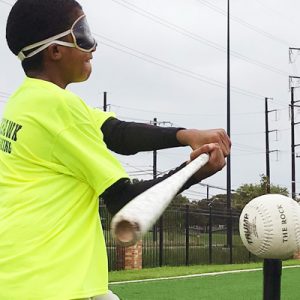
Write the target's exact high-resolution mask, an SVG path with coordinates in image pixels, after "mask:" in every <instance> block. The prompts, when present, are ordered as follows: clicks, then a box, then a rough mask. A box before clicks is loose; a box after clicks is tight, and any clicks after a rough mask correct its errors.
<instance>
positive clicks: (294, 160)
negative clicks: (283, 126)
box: [290, 76, 300, 200]
mask: <svg viewBox="0 0 300 300" xmlns="http://www.w3.org/2000/svg"><path fill="white" fill-rule="evenodd" d="M290 77H293V76H290ZM298 102H300V100H296V101H295V87H293V86H292V87H291V104H290V107H291V162H292V166H291V169H292V198H293V199H294V200H296V153H295V148H296V147H299V146H300V144H295V125H298V124H300V122H295V107H300V105H295V103H298Z"/></svg>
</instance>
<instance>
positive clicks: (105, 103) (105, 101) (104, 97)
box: [103, 92, 107, 111]
mask: <svg viewBox="0 0 300 300" xmlns="http://www.w3.org/2000/svg"><path fill="white" fill-rule="evenodd" d="M106 110H107V92H104V93H103V111H106Z"/></svg>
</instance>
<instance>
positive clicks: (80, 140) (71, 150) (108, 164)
mask: <svg viewBox="0 0 300 300" xmlns="http://www.w3.org/2000/svg"><path fill="white" fill-rule="evenodd" d="M52 157H53V160H54V161H55V162H57V163H59V164H61V165H63V166H64V167H66V168H67V169H68V170H69V171H70V173H71V174H73V176H74V177H76V178H77V179H78V180H81V181H84V182H86V183H87V184H89V185H90V186H91V187H92V188H93V189H94V190H95V191H96V193H97V194H98V195H101V194H102V193H103V192H104V191H105V190H106V189H107V188H108V187H109V186H111V185H112V184H113V183H115V182H116V181H118V180H119V179H121V178H128V175H127V174H126V172H125V170H124V169H123V167H122V166H121V164H120V163H119V161H118V160H117V159H116V158H115V157H114V156H113V154H112V153H111V152H110V151H109V150H108V149H107V147H106V145H105V143H104V142H103V140H102V135H101V133H100V128H99V129H97V128H95V126H93V124H90V123H86V124H76V125H73V126H71V127H69V128H67V129H65V130H63V131H62V132H61V133H60V134H59V135H58V136H57V139H56V142H55V145H54V148H53V151H52Z"/></svg>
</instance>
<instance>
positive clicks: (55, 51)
mask: <svg viewBox="0 0 300 300" xmlns="http://www.w3.org/2000/svg"><path fill="white" fill-rule="evenodd" d="M47 54H48V57H49V58H50V59H51V60H60V59H61V58H62V47H60V46H59V45H57V44H52V45H50V46H49V47H48V48H47Z"/></svg>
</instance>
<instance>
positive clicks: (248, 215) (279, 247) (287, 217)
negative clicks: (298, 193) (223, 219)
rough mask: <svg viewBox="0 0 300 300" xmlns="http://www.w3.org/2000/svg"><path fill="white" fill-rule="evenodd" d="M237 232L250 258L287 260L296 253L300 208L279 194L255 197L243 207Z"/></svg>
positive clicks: (299, 229)
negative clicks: (254, 256) (250, 254)
mask: <svg viewBox="0 0 300 300" xmlns="http://www.w3.org/2000/svg"><path fill="white" fill-rule="evenodd" d="M239 229H240V236H241V239H242V241H243V243H244V245H245V247H246V248H247V249H248V250H249V251H250V252H251V253H253V254H254V255H256V256H258V257H261V258H269V259H286V258H290V257H292V256H293V254H295V253H296V252H299V251H300V206H299V204H298V203H297V202H296V201H294V200H293V199H291V198H289V197H286V196H283V195H279V194H267V195H263V196H260V197H257V198H255V199H253V200H251V201H250V202H249V203H248V204H247V205H246V206H245V207H244V209H243V211H242V213H241V216H240V224H239Z"/></svg>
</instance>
